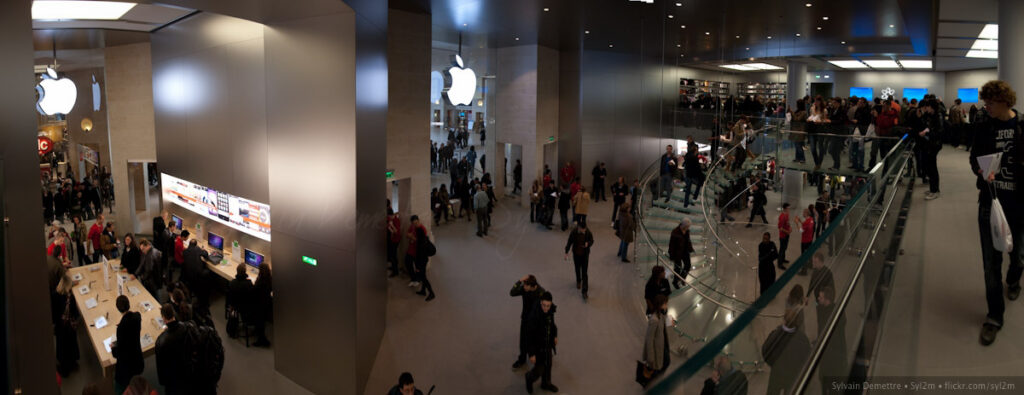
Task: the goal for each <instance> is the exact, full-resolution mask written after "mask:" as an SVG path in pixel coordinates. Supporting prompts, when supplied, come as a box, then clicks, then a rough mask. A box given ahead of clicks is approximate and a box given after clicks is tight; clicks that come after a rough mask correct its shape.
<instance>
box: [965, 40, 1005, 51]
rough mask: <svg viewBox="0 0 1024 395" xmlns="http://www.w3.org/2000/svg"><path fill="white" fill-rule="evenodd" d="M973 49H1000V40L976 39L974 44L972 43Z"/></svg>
mask: <svg viewBox="0 0 1024 395" xmlns="http://www.w3.org/2000/svg"><path fill="white" fill-rule="evenodd" d="M971 49H980V50H982V51H998V50H999V40H974V44H973V45H971Z"/></svg>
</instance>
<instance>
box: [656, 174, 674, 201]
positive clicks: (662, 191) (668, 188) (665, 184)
mask: <svg viewBox="0 0 1024 395" xmlns="http://www.w3.org/2000/svg"><path fill="white" fill-rule="evenodd" d="M658 187H659V188H658V196H659V197H662V196H663V197H665V200H666V201H667V200H668V198H669V196H672V173H662V174H661V178H660V182H659V183H658Z"/></svg>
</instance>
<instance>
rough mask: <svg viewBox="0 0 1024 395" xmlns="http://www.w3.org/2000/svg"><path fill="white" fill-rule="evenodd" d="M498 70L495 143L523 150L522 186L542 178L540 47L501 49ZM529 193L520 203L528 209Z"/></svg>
mask: <svg viewBox="0 0 1024 395" xmlns="http://www.w3.org/2000/svg"><path fill="white" fill-rule="evenodd" d="M497 57H498V63H497V66H496V67H495V69H496V70H497V72H496V73H495V74H496V77H497V78H496V79H495V82H496V85H497V86H496V89H497V94H496V98H495V101H496V103H495V111H496V114H495V119H494V120H495V128H494V129H495V131H494V136H493V137H491V138H493V139H494V140H495V141H501V142H503V143H510V144H518V145H520V146H522V147H523V185H530V183H532V182H533V180H534V179H535V178H538V177H539V176H540V173H539V172H540V169H543V166H542V165H539V163H540V161H541V160H543V155H542V154H541V152H540V151H538V150H537V149H536V147H537V143H538V142H537V46H536V45H527V46H518V47H506V48H498V56H497ZM529 195H530V194H529V193H524V194H523V195H522V198H521V199H520V203H521V204H523V205H525V206H526V207H529V205H530V196H529Z"/></svg>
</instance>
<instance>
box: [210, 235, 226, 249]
mask: <svg viewBox="0 0 1024 395" xmlns="http://www.w3.org/2000/svg"><path fill="white" fill-rule="evenodd" d="M206 244H208V245H209V246H210V247H211V248H216V249H218V250H224V238H223V237H220V236H218V235H217V234H216V233H213V232H207V236H206Z"/></svg>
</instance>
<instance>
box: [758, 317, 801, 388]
mask: <svg viewBox="0 0 1024 395" xmlns="http://www.w3.org/2000/svg"><path fill="white" fill-rule="evenodd" d="M798 309H799V307H794V308H789V309H786V312H785V314H784V318H783V320H784V322H783V324H782V325H779V327H778V328H775V330H773V331H772V332H771V333H770V334H768V339H766V340H765V341H764V344H763V345H762V346H761V355H762V356H763V357H764V361H765V363H767V364H768V366H771V367H772V369H771V374H770V375H769V376H768V392H767V393H768V394H778V393H779V392H785V393H789V391H790V389H791V388H792V387H793V384H794V383H795V382H796V379H797V375H799V374H800V372H801V371H802V370H803V366H804V363H805V362H807V358H809V357H810V356H811V342H810V340H808V339H807V335H806V334H804V332H803V329H801V328H799V326H800V325H799V318H798V317H801V316H802V315H801V314H800V312H799V311H798Z"/></svg>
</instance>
